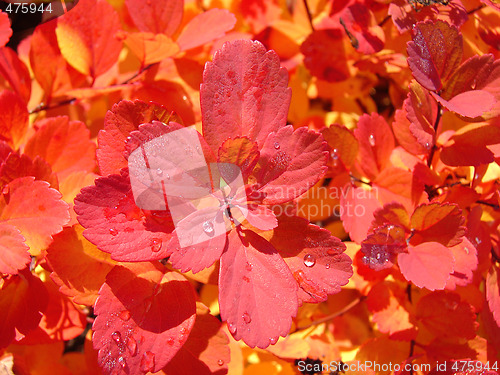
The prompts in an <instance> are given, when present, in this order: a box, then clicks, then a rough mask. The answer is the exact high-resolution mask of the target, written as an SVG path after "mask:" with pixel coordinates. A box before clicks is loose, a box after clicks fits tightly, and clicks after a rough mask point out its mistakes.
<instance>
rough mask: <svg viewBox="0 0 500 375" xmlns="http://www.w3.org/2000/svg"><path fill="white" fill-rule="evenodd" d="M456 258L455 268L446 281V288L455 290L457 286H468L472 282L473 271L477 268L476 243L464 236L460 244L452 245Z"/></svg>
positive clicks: (451, 248)
mask: <svg viewBox="0 0 500 375" xmlns="http://www.w3.org/2000/svg"><path fill="white" fill-rule="evenodd" d="M450 250H451V252H452V253H453V257H454V258H455V263H454V267H453V268H454V270H453V273H452V274H451V275H450V279H449V280H448V282H447V283H446V289H448V290H454V289H455V288H456V286H457V285H458V286H466V285H468V284H470V283H471V282H472V279H473V277H474V275H473V273H472V272H473V271H474V270H475V269H476V268H477V263H478V260H477V250H476V248H475V247H474V245H473V244H472V243H471V242H470V241H469V240H468V239H467V238H466V237H464V239H463V241H462V242H461V243H459V244H458V245H455V246H452V247H450Z"/></svg>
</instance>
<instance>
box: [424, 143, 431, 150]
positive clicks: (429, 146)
mask: <svg viewBox="0 0 500 375" xmlns="http://www.w3.org/2000/svg"><path fill="white" fill-rule="evenodd" d="M430 148H431V145H430V143H429V142H425V149H426V150H430Z"/></svg>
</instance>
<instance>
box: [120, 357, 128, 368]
mask: <svg viewBox="0 0 500 375" xmlns="http://www.w3.org/2000/svg"><path fill="white" fill-rule="evenodd" d="M118 364H119V365H120V366H121V367H122V368H125V366H127V362H126V361H125V358H123V357H120V358H118Z"/></svg>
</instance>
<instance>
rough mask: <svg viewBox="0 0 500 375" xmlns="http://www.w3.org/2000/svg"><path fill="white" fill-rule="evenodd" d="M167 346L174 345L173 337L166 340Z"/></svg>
mask: <svg viewBox="0 0 500 375" xmlns="http://www.w3.org/2000/svg"><path fill="white" fill-rule="evenodd" d="M167 344H168V345H174V344H175V340H174V338H173V337H171V338H169V339H168V340H167Z"/></svg>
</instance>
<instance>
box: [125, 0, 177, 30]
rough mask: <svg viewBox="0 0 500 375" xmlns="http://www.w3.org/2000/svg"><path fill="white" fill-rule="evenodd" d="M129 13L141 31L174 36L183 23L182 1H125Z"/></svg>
mask: <svg viewBox="0 0 500 375" xmlns="http://www.w3.org/2000/svg"><path fill="white" fill-rule="evenodd" d="M125 5H126V6H127V9H128V13H129V14H130V17H132V19H133V20H134V23H135V25H136V26H137V28H138V29H139V30H140V31H146V32H150V33H153V34H160V33H163V34H166V35H168V36H172V35H173V34H174V33H175V32H176V30H177V29H178V28H179V25H180V24H181V21H182V15H183V12H184V2H183V1H182V0H155V1H149V2H147V1H142V0H125Z"/></svg>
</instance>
